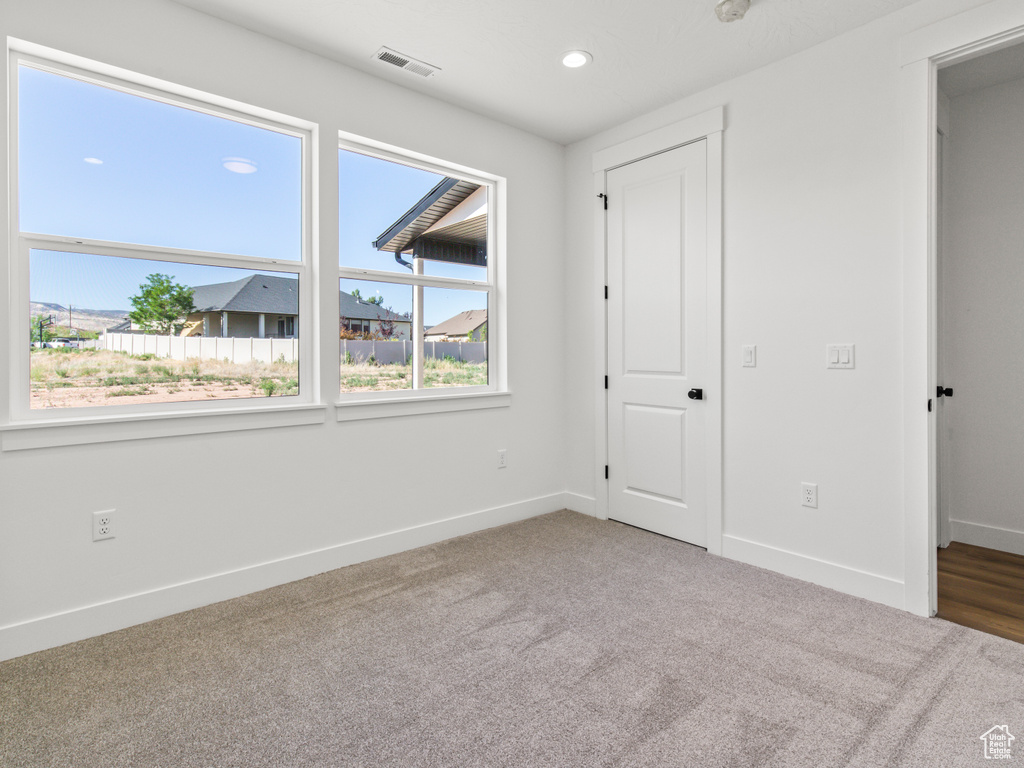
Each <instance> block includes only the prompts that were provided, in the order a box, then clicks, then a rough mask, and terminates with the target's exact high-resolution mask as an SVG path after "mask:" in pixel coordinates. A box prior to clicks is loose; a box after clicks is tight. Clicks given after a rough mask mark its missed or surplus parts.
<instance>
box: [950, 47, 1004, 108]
mask: <svg viewBox="0 0 1024 768" xmlns="http://www.w3.org/2000/svg"><path fill="white" fill-rule="evenodd" d="M1021 78H1024V44H1019V45H1014V46H1011V47H1009V48H1003V49H1001V50H998V51H994V52H993V53H986V54H984V55H983V56H978V57H976V58H973V59H969V60H968V61H963V62H960V63H959V64H951V65H950V66H948V67H945V68H944V69H940V70H939V87H940V88H941V89H942V90H943V92H944V93H945V94H946V95H947V96H949V98H951V99H955V98H956V97H957V96H963V95H964V94H965V93H969V92H971V91H976V90H978V89H980V88H991V87H992V86H993V85H1002V84H1003V83H1009V82H1011V81H1013V80H1020V79H1021Z"/></svg>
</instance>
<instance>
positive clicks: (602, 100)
mask: <svg viewBox="0 0 1024 768" xmlns="http://www.w3.org/2000/svg"><path fill="white" fill-rule="evenodd" d="M176 2H179V3H181V4H182V5H187V6H189V7H192V8H195V9H198V10H200V11H203V12H205V13H208V14H210V15H212V16H216V17H219V18H221V19H225V20H227V21H230V22H233V23H235V24H238V25H240V26H243V27H246V28H248V29H251V30H254V31H256V32H261V33H263V34H265V35H268V36H270V37H274V38H277V39H278V40H282V41H284V42H287V43H290V44H292V45H295V46H298V47H300V48H304V49H307V50H309V51H313V52H315V53H318V54H321V55H323V56H326V57H328V58H331V59H334V60H336V61H339V62H341V63H343V64H347V65H348V66H351V67H354V68H355V69H359V70H362V71H364V72H368V73H370V74H373V75H376V76H378V77H381V78H383V79H385V80H390V81H392V82H395V83H398V84H401V85H403V86H406V87H408V88H411V89H413V90H416V91H421V92H423V93H427V94H430V95H431V96H434V97H436V98H439V99H442V100H444V101H447V102H450V103H452V104H456V105H459V106H462V107H465V108H468V109H471V110H473V111H474V112H478V113H481V114H484V115H487V116H489V117H493V118H496V119H498V120H501V121H503V122H505V123H509V124H511V125H514V126H517V127H520V128H523V129H525V130H527V131H530V132H532V133H535V134H538V135H540V136H543V137H546V138H548V139H551V140H553V141H556V142H559V143H562V144H567V143H571V142H573V141H576V140H578V139H581V138H585V137H586V136H590V135H592V134H594V133H597V132H598V131H601V130H603V129H605V128H608V127H611V126H613V125H615V124H617V123H620V122H623V121H625V120H628V119H629V118H631V117H635V116H636V115H638V114H642V113H644V112H647V111H650V110H652V109H655V108H657V107H659V106H661V105H663V104H665V103H667V102H670V101H674V100H676V99H679V98H682V97H684V96H687V95H689V94H691V93H695V92H697V91H700V90H702V89H704V88H707V87H709V86H711V85H714V84H716V83H720V82H722V81H724V80H727V79H729V78H731V77H735V76H737V75H740V74H743V73H745V72H749V71H751V70H754V69H756V68H758V67H761V66H764V65H765V64H768V63H770V62H773V61H777V60H779V59H782V58H784V57H786V56H789V55H791V54H793V53H796V52H798V51H801V50H803V49H805V48H809V47H810V46H812V45H815V44H817V43H820V42H822V41H824V40H827V39H829V38H831V37H835V36H836V35H839V34H841V33H843V32H845V31H847V30H849V29H853V28H854V27H858V26H861V25H863V24H866V23H867V22H869V21H872V20H873V19H876V18H878V17H880V16H884V15H886V14H888V13H891V12H893V11H896V10H898V9H900V8H904V7H906V6H908V5H911V4H912V3H913V2H915V0H753V2H752V4H751V8H750V11H749V12H748V13H747V16H746V18H745V19H743V20H742V21H736V22H732V23H730V24H724V23H722V22H720V21H718V19H717V18H716V17H715V13H714V6H715V2H716V0H288V2H281V0H176ZM381 46H388V47H389V48H392V49H395V50H397V51H400V52H401V53H404V54H406V55H408V56H413V57H415V58H417V59H421V60H422V61H425V62H427V63H429V64H432V65H434V66H437V67H440V68H441V70H442V71H441V72H439V73H437V74H436V75H435V76H433V77H430V78H426V79H424V78H421V77H419V76H417V75H413V74H410V73H408V72H405V71H402V70H400V69H397V68H395V67H393V66H391V65H388V64H383V63H381V62H378V61H377V60H376V59H375V58H374V54H375V53H376V51H377V50H378V49H379V48H380V47H381ZM573 49H584V50H587V51H589V52H590V53H591V54H593V57H594V60H593V63H591V64H590V65H589V66H587V67H583V68H582V69H576V70H571V69H567V68H565V67H563V66H562V65H561V54H562V53H564V52H565V51H568V50H573Z"/></svg>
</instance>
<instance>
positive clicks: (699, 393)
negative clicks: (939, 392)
mask: <svg viewBox="0 0 1024 768" xmlns="http://www.w3.org/2000/svg"><path fill="white" fill-rule="evenodd" d="M950 392H952V390H950ZM686 396H687V397H688V398H690V399H691V400H703V399H704V390H703V389H691V390H690V391H689V392H687V393H686Z"/></svg>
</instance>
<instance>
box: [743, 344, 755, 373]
mask: <svg viewBox="0 0 1024 768" xmlns="http://www.w3.org/2000/svg"><path fill="white" fill-rule="evenodd" d="M743 367H744V368H756V367H757V345H756V344H746V345H744V347H743Z"/></svg>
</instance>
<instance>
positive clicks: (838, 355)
mask: <svg viewBox="0 0 1024 768" xmlns="http://www.w3.org/2000/svg"><path fill="white" fill-rule="evenodd" d="M853 364H854V345H853V344H826V345H825V367H826V368H853V367H854V366H853Z"/></svg>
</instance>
